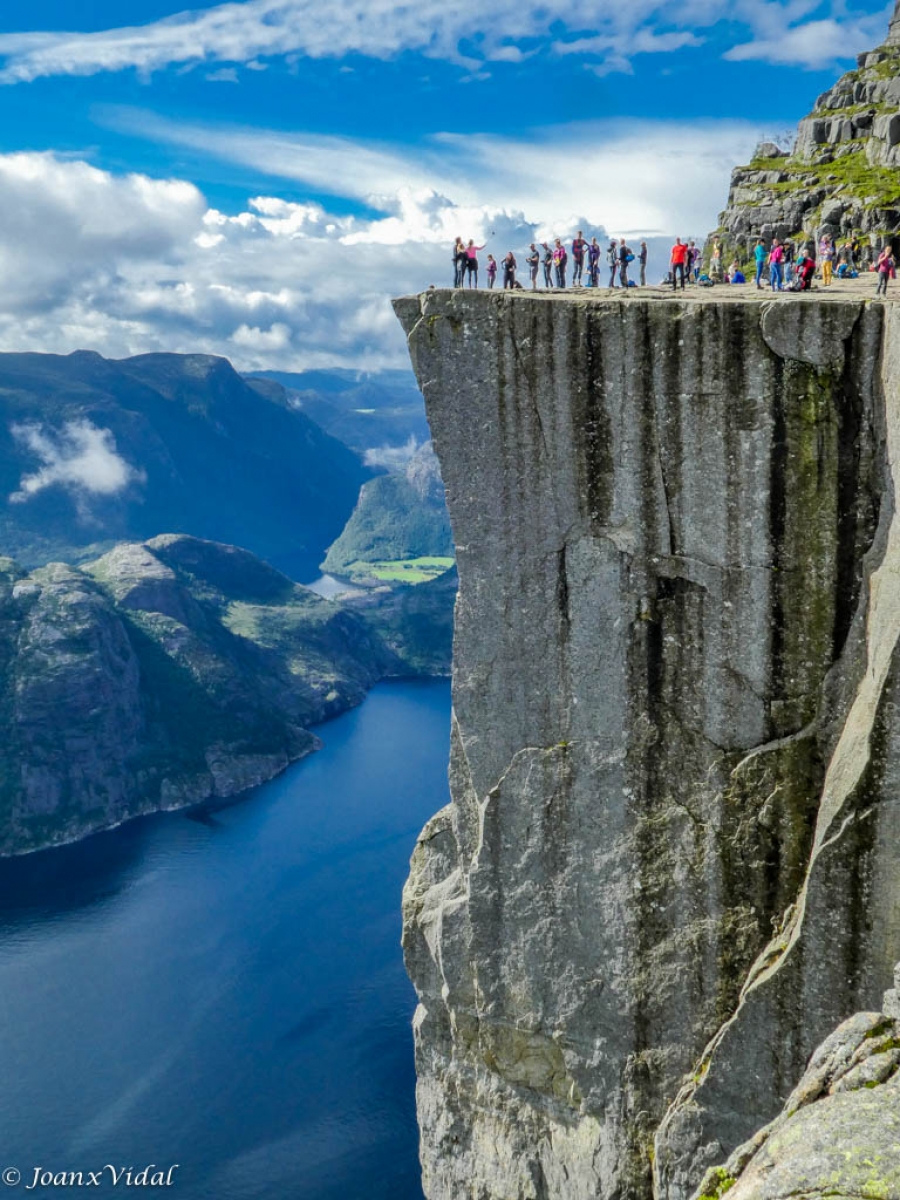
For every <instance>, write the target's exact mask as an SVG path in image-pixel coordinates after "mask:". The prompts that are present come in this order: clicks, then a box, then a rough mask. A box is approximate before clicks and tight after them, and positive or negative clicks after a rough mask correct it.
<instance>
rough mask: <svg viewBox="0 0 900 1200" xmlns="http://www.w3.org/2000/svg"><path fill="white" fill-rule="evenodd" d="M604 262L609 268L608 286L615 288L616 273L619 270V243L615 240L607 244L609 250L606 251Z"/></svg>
mask: <svg viewBox="0 0 900 1200" xmlns="http://www.w3.org/2000/svg"><path fill="white" fill-rule="evenodd" d="M606 262H607V265H608V267H609V286H610V287H611V288H614V287H615V286H616V271H618V269H619V243H618V242H617V241H616V239H615V238H613V239H612V241H611V242H610V243H609V249H608V250H607V251H606Z"/></svg>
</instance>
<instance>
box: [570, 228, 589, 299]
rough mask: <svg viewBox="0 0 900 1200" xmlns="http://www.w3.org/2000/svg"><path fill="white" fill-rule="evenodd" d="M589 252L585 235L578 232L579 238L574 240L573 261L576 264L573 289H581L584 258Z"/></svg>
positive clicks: (573, 272)
mask: <svg viewBox="0 0 900 1200" xmlns="http://www.w3.org/2000/svg"><path fill="white" fill-rule="evenodd" d="M586 252H587V242H586V241H585V240H584V234H583V233H582V232H581V230H580V229H579V230H578V236H577V237H576V238H573V239H572V260H573V262H574V263H575V265H574V267H573V268H572V287H581V286H582V284H581V272H582V270H583V269H584V256H585V253H586Z"/></svg>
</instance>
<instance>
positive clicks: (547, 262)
mask: <svg viewBox="0 0 900 1200" xmlns="http://www.w3.org/2000/svg"><path fill="white" fill-rule="evenodd" d="M541 245H542V246H543V247H544V287H548V288H552V287H553V251H552V250H551V249H550V247H549V246H548V245H547V243H546V242H541Z"/></svg>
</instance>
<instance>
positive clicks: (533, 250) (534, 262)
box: [525, 242, 541, 292]
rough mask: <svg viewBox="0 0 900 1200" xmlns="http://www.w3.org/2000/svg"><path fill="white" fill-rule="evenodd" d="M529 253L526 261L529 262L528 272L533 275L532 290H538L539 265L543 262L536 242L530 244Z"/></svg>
mask: <svg viewBox="0 0 900 1200" xmlns="http://www.w3.org/2000/svg"><path fill="white" fill-rule="evenodd" d="M528 249H529V254H528V257H527V258H526V259H525V261H526V262H527V263H528V273H529V275H530V276H531V290H532V291H533V292H535V291H537V276H538V267H539V266H540V263H541V253H540V251H539V250H538V248H537V246H535V244H534V242H532V243H531V245H530V246H529V248H528Z"/></svg>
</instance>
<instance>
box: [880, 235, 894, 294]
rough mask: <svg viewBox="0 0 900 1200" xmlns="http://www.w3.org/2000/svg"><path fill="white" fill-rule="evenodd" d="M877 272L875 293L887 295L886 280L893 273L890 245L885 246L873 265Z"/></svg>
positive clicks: (892, 257)
mask: <svg viewBox="0 0 900 1200" xmlns="http://www.w3.org/2000/svg"><path fill="white" fill-rule="evenodd" d="M875 270H876V272H877V273H878V287H877V288H876V289H875V295H876V296H881V295H884V296H886V295H887V289H888V280H889V279H890V278H891V276H892V275H893V274H894V256H893V254H892V253H891V248H890V246H885V248H884V249H883V250H882V252H881V253H880V254H879V256H878V263H877V264H876V266H875Z"/></svg>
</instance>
